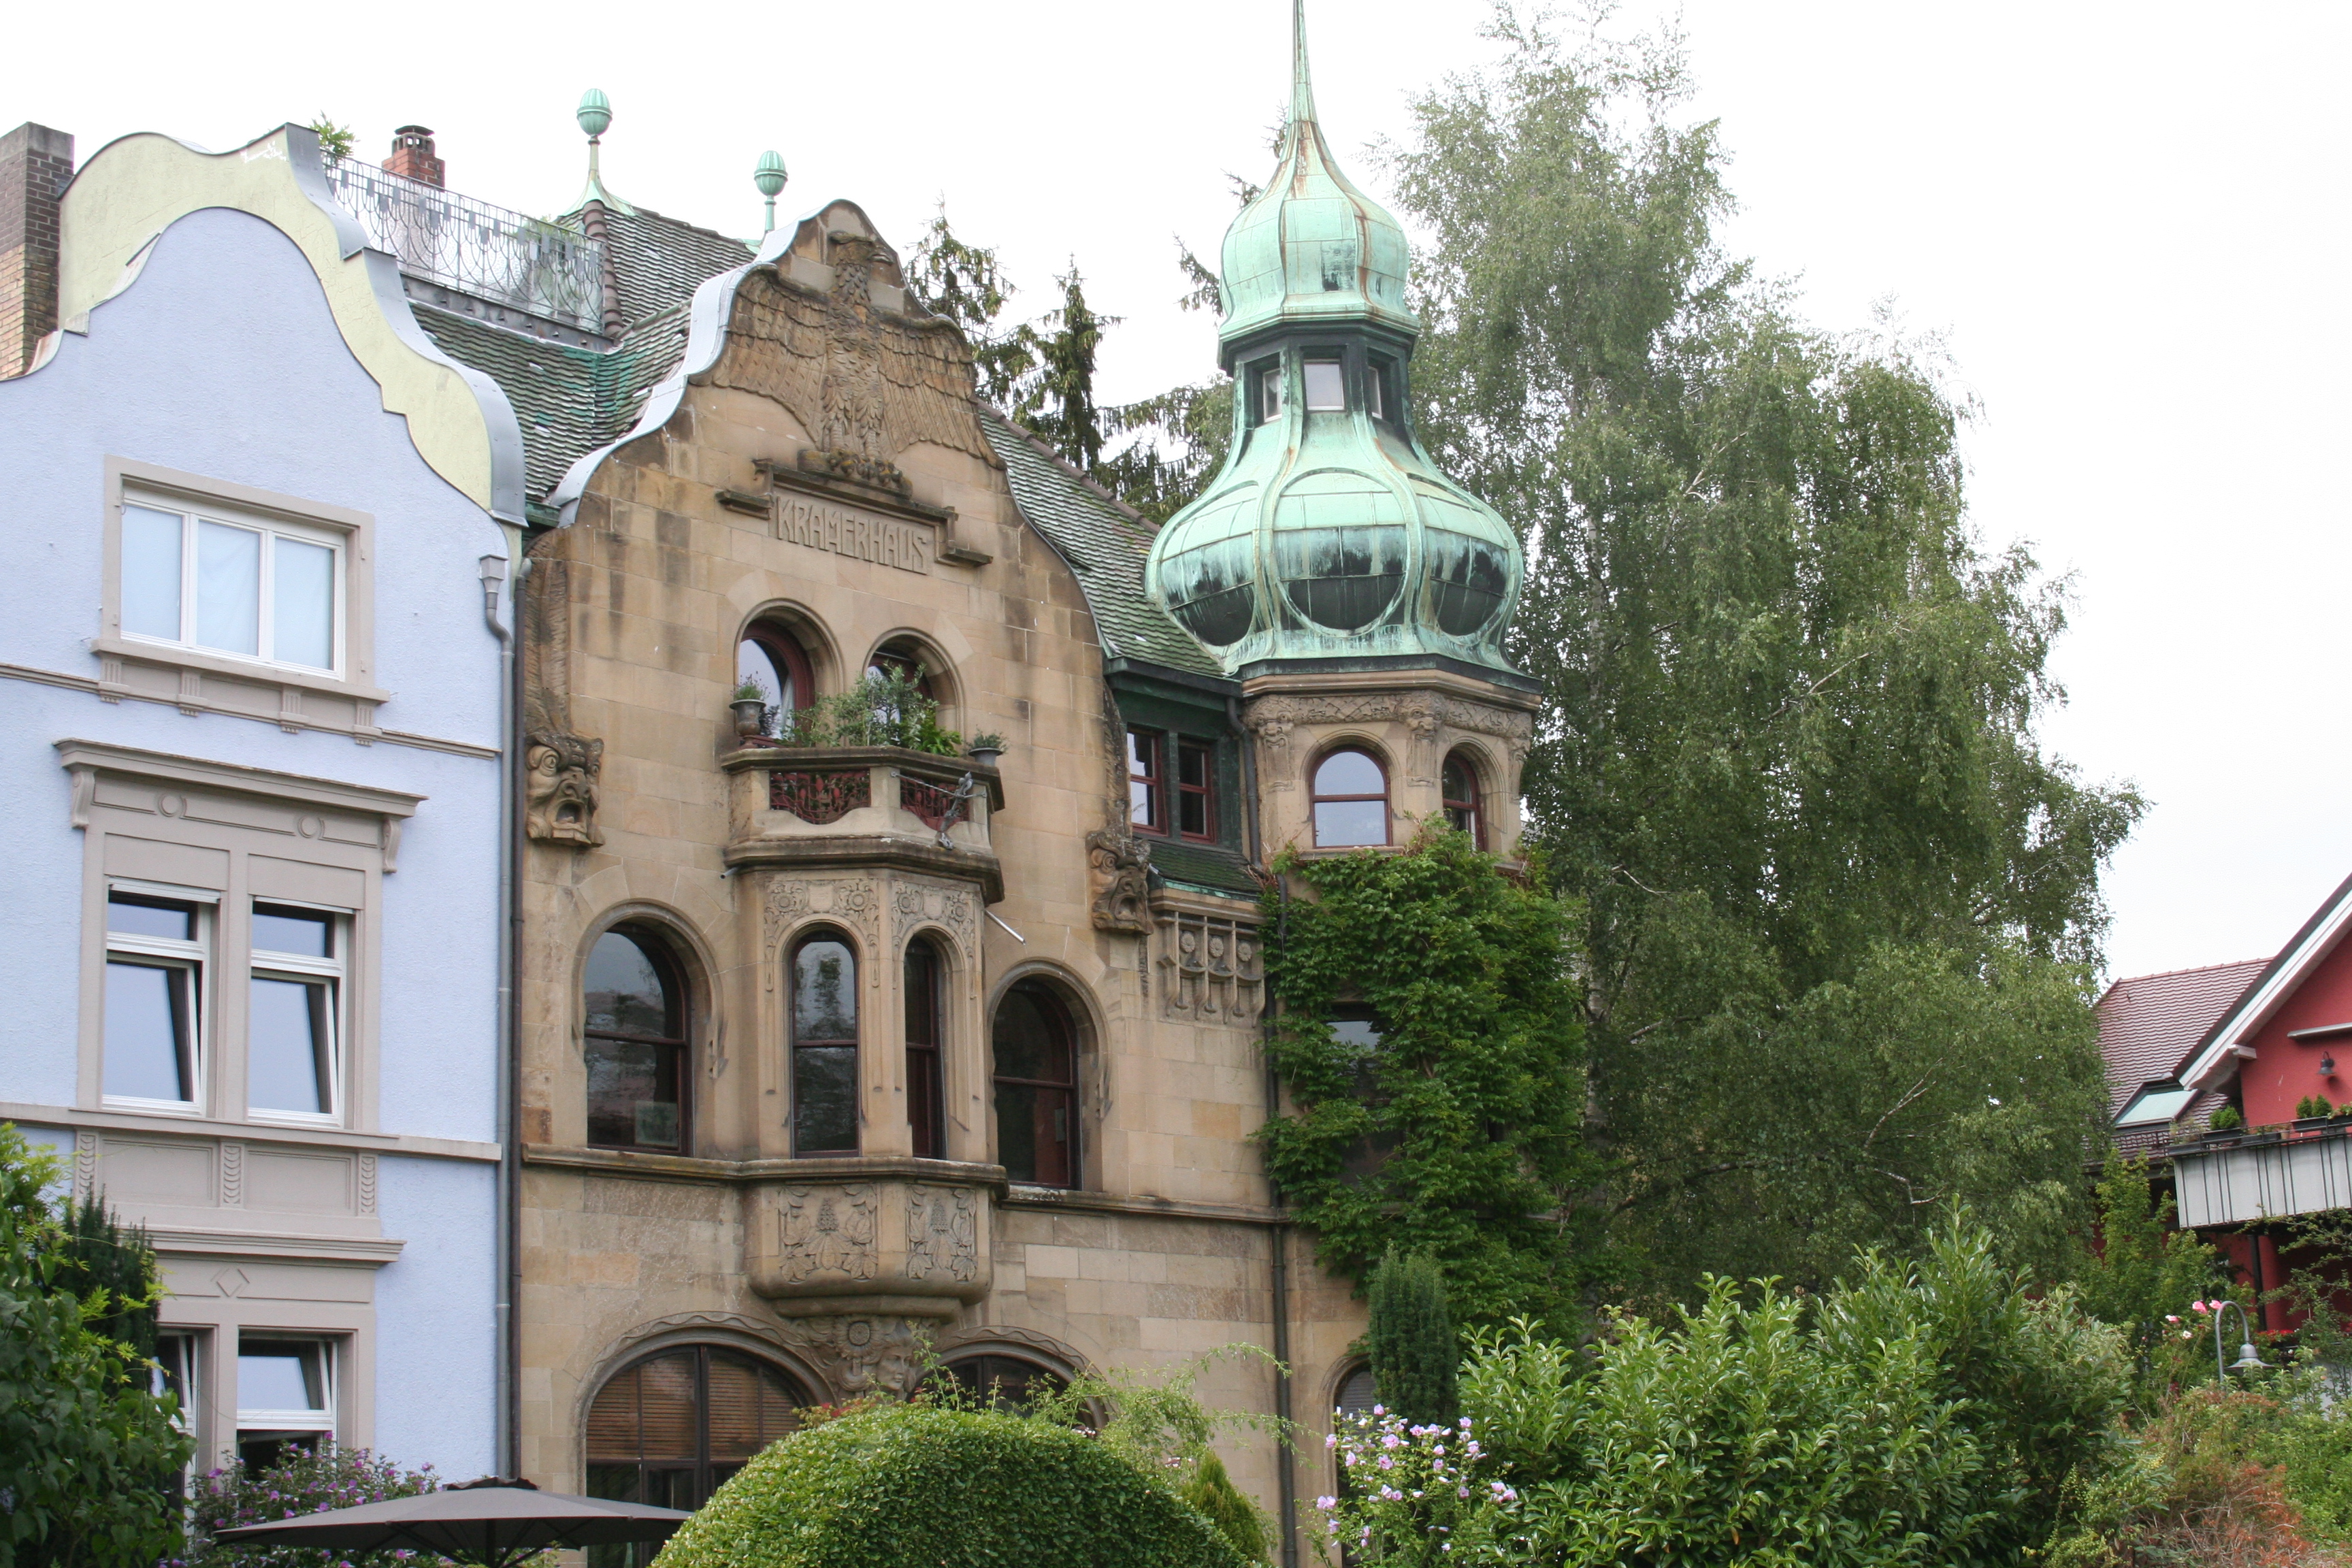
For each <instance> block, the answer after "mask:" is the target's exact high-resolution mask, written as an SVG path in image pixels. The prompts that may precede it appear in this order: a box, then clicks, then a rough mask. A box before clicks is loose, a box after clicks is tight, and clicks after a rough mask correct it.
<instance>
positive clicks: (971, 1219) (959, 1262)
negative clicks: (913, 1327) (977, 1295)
mask: <svg viewBox="0 0 2352 1568" xmlns="http://www.w3.org/2000/svg"><path fill="white" fill-rule="evenodd" d="M907 1274H908V1278H909V1279H929V1278H930V1277H931V1276H932V1275H934V1274H939V1275H944V1276H946V1277H947V1278H948V1279H961V1280H966V1281H969V1280H971V1279H977V1278H978V1277H979V1275H980V1205H979V1200H978V1199H977V1198H976V1197H975V1196H974V1195H973V1194H972V1191H971V1188H969V1187H908V1189H907Z"/></svg>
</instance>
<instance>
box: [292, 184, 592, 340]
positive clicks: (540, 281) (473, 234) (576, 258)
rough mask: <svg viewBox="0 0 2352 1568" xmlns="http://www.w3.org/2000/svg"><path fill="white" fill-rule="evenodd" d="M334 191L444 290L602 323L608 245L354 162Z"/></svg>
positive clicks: (570, 320) (383, 242)
mask: <svg viewBox="0 0 2352 1568" xmlns="http://www.w3.org/2000/svg"><path fill="white" fill-rule="evenodd" d="M327 183H328V184H329V185H330V186H331V187H332V189H333V190H334V193H335V199H336V200H337V201H339V202H341V204H342V205H343V207H344V209H345V210H346V211H348V212H349V213H350V214H351V215H352V216H353V217H355V218H357V219H358V220H359V224H360V227H362V229H364V230H366V231H367V236H368V240H369V243H371V244H372V245H373V246H374V247H376V248H378V249H379V250H384V251H389V252H390V253H391V254H392V255H394V256H395V257H397V258H399V259H400V269H401V270H402V271H403V272H405V273H407V274H408V275H410V276H411V277H414V278H418V279H424V280H425V281H427V282H431V283H437V284H439V285H441V286H442V287H443V288H445V289H456V290H457V291H458V292H460V293H465V294H471V295H473V296H475V297H476V298H478V299H483V300H494V301H496V302H498V303H499V304H502V305H510V306H513V307H515V308H516V309H518V310H529V311H530V312H531V313H532V314H534V315H540V316H546V317H550V318H551V319H553V320H555V321H562V322H564V323H565V324H567V325H570V326H575V327H583V328H585V329H586V330H587V331H592V332H593V331H596V330H597V329H598V327H599V326H600V325H601V324H602V321H603V316H604V310H603V305H604V293H603V282H602V279H603V271H604V255H603V250H604V247H602V246H600V245H599V244H597V243H596V242H595V241H594V240H592V239H589V238H587V237H585V236H583V235H579V234H575V233H573V232H572V230H570V229H567V228H559V227H558V226H555V225H554V224H551V223H545V222H542V221H541V220H540V219H538V218H533V217H525V216H523V215H522V214H520V213H517V212H509V211H508V210H507V209H505V208H504V207H494V206H492V205H489V204H488V202H478V201H476V200H475V199H474V198H473V197H471V196H465V195H458V194H457V192H455V191H445V190H443V189H442V188H441V187H439V186H438V185H428V184H424V183H423V182H422V181H419V180H412V179H409V178H407V177H406V176H404V175H401V174H393V173H391V172H390V171H388V170H384V169H379V168H377V167H376V166H375V165H373V163H362V162H361V161H360V160H358V159H356V158H345V159H343V160H342V161H341V163H330V164H329V165H328V166H327Z"/></svg>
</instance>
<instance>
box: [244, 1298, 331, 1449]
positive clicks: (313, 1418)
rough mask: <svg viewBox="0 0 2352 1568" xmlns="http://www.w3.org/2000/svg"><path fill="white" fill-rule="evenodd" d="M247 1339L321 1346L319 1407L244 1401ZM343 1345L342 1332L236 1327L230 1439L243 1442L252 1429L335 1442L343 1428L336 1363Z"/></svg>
mask: <svg viewBox="0 0 2352 1568" xmlns="http://www.w3.org/2000/svg"><path fill="white" fill-rule="evenodd" d="M247 1340H265V1341H270V1342H276V1343H279V1344H307V1345H316V1346H317V1347H318V1349H319V1407H318V1408H315V1409H310V1410H266V1409H256V1408H253V1407H251V1406H249V1405H247V1404H246V1403H245V1384H244V1368H243V1360H244V1356H245V1343H246V1342H247ZM342 1345H343V1341H342V1339H341V1336H339V1335H333V1334H321V1333H319V1332H316V1331H304V1330H299V1329H294V1330H281V1329H271V1328H264V1327H261V1326H259V1325H255V1324H247V1325H245V1326H243V1327H240V1328H239V1329H238V1330H237V1331H236V1345H235V1347H234V1349H233V1351H232V1352H231V1353H233V1354H234V1355H236V1357H237V1358H238V1363H239V1366H238V1381H237V1391H236V1404H237V1410H236V1434H235V1436H233V1437H232V1438H231V1439H230V1441H231V1442H232V1443H233V1444H240V1445H241V1444H242V1443H243V1442H244V1441H245V1437H246V1434H247V1433H248V1432H250V1433H255V1434H270V1433H282V1434H284V1435H285V1436H289V1437H300V1436H320V1437H324V1438H325V1439H326V1440H327V1441H328V1442H330V1443H332V1442H334V1441H335V1437H336V1434H337V1433H338V1432H339V1431H340V1430H341V1422H340V1419H339V1415H338V1407H337V1405H336V1403H335V1397H336V1394H338V1393H339V1392H340V1390H339V1386H338V1374H339V1373H340V1372H341V1368H340V1367H339V1366H338V1365H337V1364H336V1363H337V1362H338V1361H339V1360H340V1359H341V1352H342Z"/></svg>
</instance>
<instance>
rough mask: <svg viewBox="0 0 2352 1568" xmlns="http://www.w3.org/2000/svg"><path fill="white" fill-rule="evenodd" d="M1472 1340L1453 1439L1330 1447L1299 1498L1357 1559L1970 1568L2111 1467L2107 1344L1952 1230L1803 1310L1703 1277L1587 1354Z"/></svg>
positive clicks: (1865, 1268) (2038, 1534) (1372, 1438)
mask: <svg viewBox="0 0 2352 1568" xmlns="http://www.w3.org/2000/svg"><path fill="white" fill-rule="evenodd" d="M1472 1346H1473V1348H1472V1353H1471V1355H1470V1358H1469V1364H1468V1365H1467V1367H1466V1368H1465V1371H1464V1373H1463V1379H1462V1393H1463V1400H1462V1404H1463V1410H1464V1412H1465V1414H1464V1415H1463V1417H1462V1419H1461V1421H1460V1422H1459V1423H1457V1424H1456V1425H1455V1426H1454V1427H1452V1428H1450V1429H1449V1428H1444V1427H1439V1426H1410V1427H1408V1426H1405V1425H1404V1424H1402V1422H1398V1421H1396V1420H1393V1419H1389V1420H1385V1421H1381V1422H1370V1423H1357V1424H1355V1425H1354V1426H1351V1427H1349V1428H1347V1429H1344V1430H1343V1431H1342V1432H1341V1433H1339V1434H1338V1435H1337V1436H1336V1441H1337V1446H1338V1447H1339V1449H1340V1458H1341V1462H1342V1465H1343V1467H1344V1468H1345V1469H1346V1471H1347V1474H1348V1476H1349V1488H1348V1489H1347V1490H1348V1492H1349V1495H1348V1496H1346V1497H1343V1498H1325V1499H1318V1500H1317V1507H1318V1509H1319V1510H1321V1511H1322V1512H1323V1513H1324V1514H1325V1515H1326V1516H1327V1517H1328V1518H1329V1519H1330V1521H1331V1526H1332V1533H1333V1535H1334V1536H1335V1537H1336V1539H1337V1540H1338V1541H1339V1542H1344V1543H1345V1544H1346V1545H1347V1546H1348V1547H1349V1549H1350V1550H1351V1551H1352V1552H1354V1554H1355V1555H1356V1557H1357V1558H1358V1560H1359V1561H1360V1562H1363V1563H1381V1564H1400V1565H1402V1564H1415V1563H1426V1564H1436V1563H1449V1562H1459V1561H1462V1560H1463V1557H1464V1554H1465V1552H1469V1553H1474V1554H1475V1552H1482V1551H1489V1550H1491V1551H1492V1552H1496V1553H1497V1554H1499V1555H1500V1556H1501V1557H1502V1558H1503V1559H1504V1560H1507V1561H1513V1562H1518V1561H1532V1562H1538V1563H1548V1564H1561V1565H1565V1568H1603V1565H1608V1568H1614V1565H1616V1564H1620V1563H1658V1564H1668V1563H1673V1564H1694V1565H1696V1564H1708V1563H1721V1564H1732V1563H1738V1564H1757V1565H1765V1564H1769V1565H1772V1568H1783V1565H1793V1564H1797V1563H1802V1564H1805V1565H1807V1568H1899V1565H1908V1564H1928V1563H1934V1564H1937V1565H1939V1568H1960V1565H1974V1564H1983V1565H1986V1568H1990V1565H1991V1564H1996V1563H1999V1564H2003V1565H2008V1564H2013V1563H2022V1562H2027V1561H2031V1560H2032V1558H2033V1555H2034V1554H2035V1553H2036V1552H2039V1551H2041V1550H2042V1548H2043V1547H2044V1545H2045V1544H2046V1543H2047V1542H2049V1541H2050V1540H2051V1539H2052V1538H2053V1535H2055V1534H2056V1533H2057V1532H2058V1531H2059V1530H2060V1529H2061V1527H2062V1526H2063V1525H2064V1524H2066V1523H2068V1522H2069V1508H2070V1501H2069V1499H2070V1488H2071V1489H2073V1491H2074V1493H2076V1494H2079V1493H2080V1492H2081V1490H2082V1485H2083V1480H2084V1479H2085V1478H2089V1479H2096V1478H2099V1477H2102V1476H2105V1475H2106V1474H2107V1473H2109V1472H2110V1471H2111V1470H2113V1469H2114V1468H2116V1466H2117V1465H2118V1464H2119V1463H2121V1462H2122V1458H2123V1455H2124V1448H2123V1445H2122V1440H2121V1436H2120V1429H2119V1426H2118V1417H2119V1416H2120V1415H2121V1414H2122V1412H2123V1410H2124V1408H2125V1405H2126V1397H2127V1394H2128V1392H2129V1387H2130V1383H2129V1363H2128V1361H2127V1359H2126V1355H2125V1353H2124V1348H2123V1345H2122V1342H2121V1340H2120V1337H2119V1336H2118V1335H2116V1333H2115V1332H2114V1331H2112V1330H2109V1329H2107V1328H2105V1327H2104V1326H2102V1325H2100V1324H2099V1323H2097V1322H2095V1321H2092V1320H2091V1319H2089V1318H2087V1317H2085V1316H2084V1314H2083V1313H2082V1312H2081V1311H2080V1310H2078V1309H2076V1308H2075V1307H2074V1305H2073V1304H2072V1302H2071V1301H2070V1300H2068V1299H2067V1298H2065V1297H2064V1296H2063V1295H2061V1296H2053V1297H2042V1298H2037V1296H2036V1295H2035V1293H2034V1291H2033V1290H2032V1288H2031V1284H2030V1281H2028V1280H2026V1279H2023V1278H2021V1277H2020V1276H2018V1275H2015V1274H2011V1273H2010V1272H2008V1271H2006V1270H2004V1269H2003V1268H2000V1265H1999V1264H1998V1262H1997V1261H1996V1259H1995V1258H1994V1251H1993V1243H1992V1238H1991V1237H1990V1234H1989V1233H1987V1232H1985V1231H1983V1230H1981V1229H1975V1228H1969V1227H1965V1226H1961V1225H1958V1224H1957V1223H1955V1224H1952V1225H1949V1226H1946V1227H1945V1228H1944V1229H1943V1230H1941V1231H1939V1232H1937V1234H1936V1235H1935V1236H1934V1237H1933V1238H1932V1241H1931V1245H1930V1246H1929V1247H1928V1248H1927V1256H1926V1257H1925V1258H1922V1259H1921V1260H1920V1261H1919V1262H1918V1263H1917V1264H1916V1266H1905V1265H1901V1264H1898V1263H1895V1262H1893V1261H1891V1260H1889V1259H1887V1258H1884V1257H1882V1256H1880V1255H1877V1254H1874V1253H1864V1254H1863V1255H1861V1256H1860V1257H1859V1258H1857V1259H1856V1262H1855V1268H1854V1270H1853V1274H1852V1275H1851V1276H1850V1278H1849V1279H1847V1280H1845V1281H1843V1282H1841V1283H1840V1284H1839V1285H1838V1286H1837V1287H1836V1288H1835V1289H1832V1291H1831V1292H1830V1293H1829V1294H1828V1295H1826V1296H1825V1297H1822V1298H1821V1299H1819V1300H1817V1301H1808V1300H1806V1299H1805V1298H1803V1297H1801V1296H1800V1295H1797V1294H1792V1293H1789V1292H1784V1291H1782V1290H1780V1289H1778V1288H1777V1287H1775V1286H1773V1285H1771V1284H1769V1283H1768V1284H1764V1285H1761V1286H1759V1287H1758V1288H1757V1289H1754V1290H1752V1291H1748V1292H1743V1291H1741V1290H1740V1289H1738V1288H1737V1287H1735V1286H1734V1285H1733V1284H1732V1283H1731V1282H1729V1281H1727V1280H1716V1281H1714V1282H1712V1283H1711V1285H1710V1287H1709V1290H1708V1294H1707V1297H1706V1301H1705V1303H1704V1304H1703V1305H1702V1306H1701V1307H1700V1308H1698V1309H1697V1310H1695V1311H1685V1312H1681V1313H1679V1314H1678V1315H1677V1316H1676V1318H1675V1320H1673V1321H1667V1322H1663V1323H1653V1322H1649V1321H1644V1320H1643V1319H1640V1318H1635V1317H1630V1316H1628V1317H1620V1318H1617V1319H1616V1320H1615V1321H1614V1322H1613V1324H1612V1328H1611V1331H1609V1332H1608V1333H1607V1334H1605V1335H1604V1336H1603V1338H1602V1340H1601V1342H1600V1343H1599V1344H1598V1345H1597V1346H1596V1347H1595V1349H1594V1352H1593V1353H1592V1355H1591V1356H1590V1357H1586V1356H1580V1354H1579V1353H1578V1352H1574V1351H1572V1350H1571V1349H1570V1348H1569V1347H1567V1346H1565V1345H1561V1344H1558V1343H1555V1342H1545V1341H1542V1340H1538V1339H1537V1338H1535V1337H1534V1336H1533V1335H1532V1334H1531V1333H1530V1332H1529V1331H1528V1327H1527V1325H1525V1324H1524V1323H1522V1324H1520V1325H1518V1327H1517V1332H1516V1334H1515V1335H1513V1336H1496V1335H1495V1334H1492V1333H1485V1334H1474V1335H1473V1338H1472ZM1586 1361H1590V1362H1591V1363H1592V1364H1591V1365H1590V1367H1589V1369H1584V1370H1580V1362H1586ZM2073 1507H2074V1514H2075V1516H2077V1517H2079V1516H2080V1514H2081V1513H2082V1511H2083V1509H2082V1506H2081V1504H2080V1502H2079V1500H2077V1501H2076V1502H2075V1503H2074V1504H2073ZM1449 1543H1451V1544H1452V1546H1453V1548H1454V1550H1453V1551H1452V1552H1446V1551H1445V1547H1446V1545H1447V1544H1449Z"/></svg>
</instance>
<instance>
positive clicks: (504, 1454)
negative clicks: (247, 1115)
mask: <svg viewBox="0 0 2352 1568" xmlns="http://www.w3.org/2000/svg"><path fill="white" fill-rule="evenodd" d="M511 537H512V539H513V541H514V548H515V554H516V561H515V571H514V574H513V581H514V596H513V598H512V599H511V601H510V603H512V604H514V605H520V604H521V602H522V574H523V572H524V570H526V569H527V568H528V567H529V566H530V562H529V561H528V560H525V559H523V558H522V555H521V550H520V543H521V531H520V530H516V531H515V532H514V533H513V535H512V536H511ZM481 564H482V619H483V620H484V621H485V622H486V623H488V626H489V628H490V632H491V635H493V636H495V637H497V638H498V639H499V1038H498V1077H499V1179H498V1209H499V1215H498V1270H499V1281H498V1311H497V1318H498V1337H499V1342H498V1419H497V1426H498V1436H497V1438H496V1444H497V1447H496V1453H495V1456H494V1458H492V1461H491V1466H492V1469H493V1472H494V1473H495V1474H498V1475H501V1476H506V1477H509V1478H514V1477H519V1476H520V1475H521V1474H522V1424H521V1415H522V1375H521V1368H520V1356H519V1353H518V1352H520V1348H521V1347H520V1338H521V1336H520V1331H519V1327H518V1325H517V1323H516V1321H515V1286H516V1284H517V1282H518V1279H519V1278H520V1272H521V1269H520V1263H521V1252H520V1247H519V1246H518V1245H517V1244H518V1241H519V1239H520V1228H519V1226H518V1225H517V1221H518V1220H519V1219H520V1195H521V1194H520V1176H521V1163H522V1160H521V1156H522V1151H521V1149H520V1147H518V1146H517V1144H516V1142H515V1139H516V1136H517V1134H518V1133H519V1132H520V1131H521V1113H520V1108H519V1106H518V1104H517V1100H516V1090H517V1089H518V1087H519V1086H520V1082H521V1073H520V1061H519V1060H518V1059H517V1058H518V1052H517V1049H516V1042H517V1040H518V1039H519V1037H520V1032H521V1016H520V1002H521V989H520V986H518V985H517V984H516V983H515V979H516V977H515V968H516V965H517V963H518V962H519V961H520V957H521V952H522V945H521V937H522V931H521V926H522V900H521V899H520V896H519V895H520V887H521V876H522V831H521V829H522V816H521V811H520V802H519V798H518V797H519V795H520V791H521V787H522V784H521V777H522V775H521V771H520V769H519V768H518V767H517V766H516V761H517V755H518V750H519V748H520V744H521V737H520V734H519V733H518V731H520V728H521V723H522V661H521V660H520V659H519V658H516V657H515V651H516V650H515V633H514V626H512V625H510V624H508V623H505V622H501V621H500V620H499V589H500V587H502V586H503V585H504V584H506V582H507V580H508V561H507V558H506V557H504V556H500V555H485V556H483V557H482V563H481ZM517 619H518V620H519V619H520V617H517Z"/></svg>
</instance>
